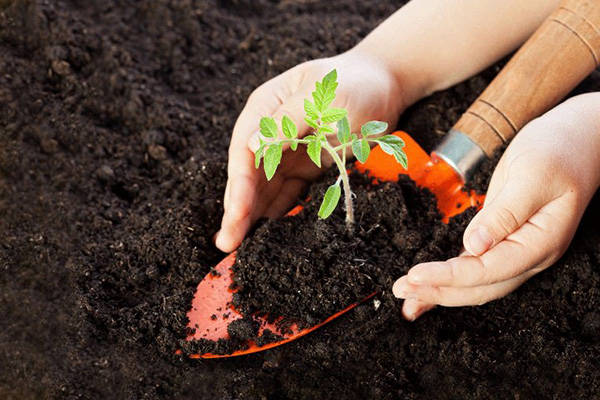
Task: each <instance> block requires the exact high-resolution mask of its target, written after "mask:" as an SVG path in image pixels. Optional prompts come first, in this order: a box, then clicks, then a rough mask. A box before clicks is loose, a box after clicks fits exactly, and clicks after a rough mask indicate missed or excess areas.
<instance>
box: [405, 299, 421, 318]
mask: <svg viewBox="0 0 600 400" xmlns="http://www.w3.org/2000/svg"><path fill="white" fill-rule="evenodd" d="M404 304H405V305H404V307H405V308H404V316H405V317H406V319H407V320H408V321H410V322H413V321H414V320H415V319H417V318H418V317H419V315H420V314H418V308H419V304H418V303H417V302H414V301H410V302H405V303H404Z"/></svg>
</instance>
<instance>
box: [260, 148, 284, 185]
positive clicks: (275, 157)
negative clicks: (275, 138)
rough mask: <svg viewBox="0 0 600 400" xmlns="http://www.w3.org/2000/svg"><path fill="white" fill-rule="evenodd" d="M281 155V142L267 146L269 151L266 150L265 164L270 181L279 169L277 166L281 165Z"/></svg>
mask: <svg viewBox="0 0 600 400" xmlns="http://www.w3.org/2000/svg"><path fill="white" fill-rule="evenodd" d="M281 155H282V149H281V143H278V144H271V145H269V147H268V148H267V151H266V152H265V160H264V165H265V175H266V176H267V180H268V181H270V180H271V178H273V175H275V171H277V167H278V166H279V163H280V162H281Z"/></svg>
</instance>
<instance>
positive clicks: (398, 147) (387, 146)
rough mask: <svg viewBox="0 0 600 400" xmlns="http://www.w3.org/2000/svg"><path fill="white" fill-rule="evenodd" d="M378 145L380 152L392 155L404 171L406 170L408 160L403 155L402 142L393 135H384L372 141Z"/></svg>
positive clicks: (404, 154)
mask: <svg viewBox="0 0 600 400" xmlns="http://www.w3.org/2000/svg"><path fill="white" fill-rule="evenodd" d="M374 141H375V142H377V143H378V144H379V146H380V147H381V150H383V151H384V152H386V153H387V154H390V155H393V156H394V158H395V159H396V161H397V162H398V163H400V165H402V166H403V167H404V169H408V158H407V157H406V153H404V150H403V148H404V141H403V140H402V139H400V138H399V137H398V136H395V135H385V136H382V137H379V138H377V139H374Z"/></svg>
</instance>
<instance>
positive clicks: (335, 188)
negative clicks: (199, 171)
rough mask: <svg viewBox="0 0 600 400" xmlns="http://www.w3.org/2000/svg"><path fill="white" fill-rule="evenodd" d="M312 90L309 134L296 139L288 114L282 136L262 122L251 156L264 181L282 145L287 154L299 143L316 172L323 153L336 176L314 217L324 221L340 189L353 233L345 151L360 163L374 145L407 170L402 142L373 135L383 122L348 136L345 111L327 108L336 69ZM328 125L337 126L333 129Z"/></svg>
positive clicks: (273, 169)
mask: <svg viewBox="0 0 600 400" xmlns="http://www.w3.org/2000/svg"><path fill="white" fill-rule="evenodd" d="M315 86H316V89H315V91H314V92H312V98H313V101H310V100H308V99H305V100H304V111H305V113H306V116H305V117H304V121H305V122H306V124H308V126H309V127H311V128H312V129H314V130H313V131H312V133H310V134H309V135H306V136H304V137H303V138H298V127H297V125H296V124H295V123H294V121H292V119H291V118H289V117H288V116H284V117H283V118H282V119H281V131H282V133H283V135H282V136H280V135H279V128H278V126H277V123H276V122H275V120H274V119H273V118H271V117H263V118H261V120H260V136H259V138H260V146H259V148H258V150H257V151H256V154H255V162H256V168H259V167H260V160H261V159H263V165H264V170H265V175H266V176H267V180H271V178H273V175H275V172H276V171H277V167H278V166H279V163H280V162H281V157H282V155H283V144H284V143H289V144H290V149H291V150H292V151H296V150H297V149H298V145H299V144H303V145H306V152H307V153H308V156H309V157H310V159H311V160H312V161H313V162H314V163H315V164H316V165H317V166H318V167H319V168H321V152H322V151H323V150H325V151H326V152H327V153H329V155H330V157H331V158H332V160H333V162H334V163H335V165H336V166H337V168H338V170H339V173H340V175H339V177H338V179H337V180H336V182H335V183H334V184H333V185H331V186H330V187H329V188H328V189H327V192H325V197H324V198H323V202H322V203H321V207H320V208H319V213H318V215H319V217H320V218H327V217H329V216H330V215H331V213H332V212H333V210H335V208H336V207H337V205H338V203H339V201H340V198H341V195H342V186H343V191H344V204H345V208H346V226H347V228H348V230H349V231H352V230H353V227H354V210H353V207H352V191H351V190H350V180H349V178H348V171H347V170H346V149H347V148H351V149H352V153H353V154H354V156H355V157H356V158H357V159H358V161H360V162H361V163H364V162H365V161H367V159H368V158H369V153H370V151H371V144H379V146H380V147H381V149H382V150H383V151H384V152H386V153H388V154H391V155H393V156H394V158H395V159H396V161H397V162H398V163H400V164H401V165H402V166H403V167H404V168H405V169H406V168H407V167H408V160H407V158H406V154H405V153H404V150H403V148H404V141H403V140H402V139H400V138H399V137H397V136H394V135H383V136H378V135H380V134H382V133H384V132H385V131H386V130H387V128H388V124H387V123H386V122H382V121H369V122H367V123H365V124H364V125H363V126H362V127H361V128H360V137H359V136H358V134H356V133H352V130H351V128H350V122H349V121H348V111H347V110H345V109H344V108H336V107H330V105H331V103H333V100H334V99H335V90H336V89H337V86H338V83H337V71H336V70H335V69H334V70H333V71H331V72H330V73H328V74H327V75H326V76H325V77H324V78H323V80H322V81H321V82H316V85H315ZM332 124H335V125H336V126H335V127H334V126H332ZM332 135H336V137H337V140H338V142H339V144H337V145H332V144H331V143H330V142H329V138H330V137H331V136H332Z"/></svg>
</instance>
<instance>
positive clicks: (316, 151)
mask: <svg viewBox="0 0 600 400" xmlns="http://www.w3.org/2000/svg"><path fill="white" fill-rule="evenodd" d="M309 140H310V143H309V144H308V146H306V152H307V153H308V156H309V157H310V159H311V160H312V161H313V162H314V163H315V164H316V165H317V167H319V168H321V142H320V141H319V140H317V139H316V138H315V140H311V139H309Z"/></svg>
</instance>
